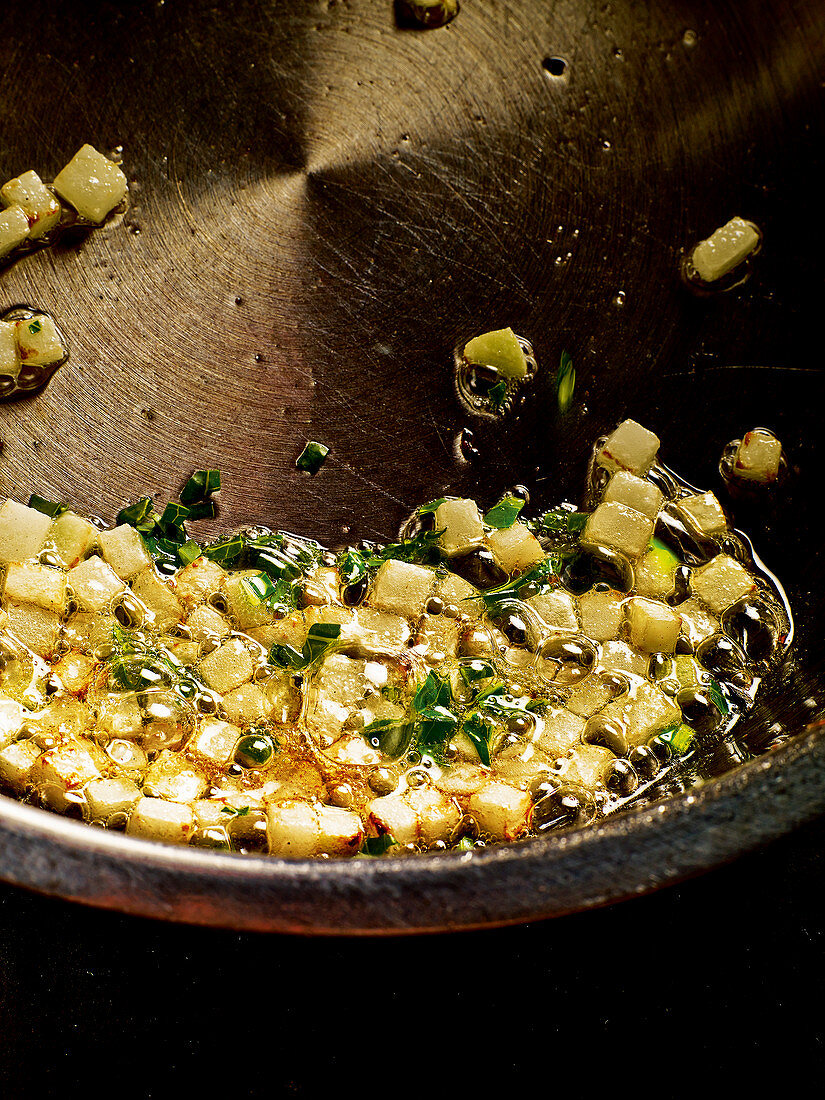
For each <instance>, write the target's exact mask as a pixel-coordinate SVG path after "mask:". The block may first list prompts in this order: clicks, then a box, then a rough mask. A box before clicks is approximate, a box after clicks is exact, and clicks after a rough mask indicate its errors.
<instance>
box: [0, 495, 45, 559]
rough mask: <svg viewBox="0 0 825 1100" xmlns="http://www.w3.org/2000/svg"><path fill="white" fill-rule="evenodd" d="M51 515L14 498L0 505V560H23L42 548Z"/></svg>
mask: <svg viewBox="0 0 825 1100" xmlns="http://www.w3.org/2000/svg"><path fill="white" fill-rule="evenodd" d="M51 525H52V520H51V516H47V515H44V514H43V512H38V511H37V509H36V508H27V507H26V505H25V504H18V503H17V501H16V500H7V501H6V502H5V503H4V504H3V505H2V507H0V562H10V561H14V562H23V561H26V559H27V558H32V557H34V556H35V554H38V553H40V551H41V550H42V549H43V543H44V542H45V541H46V535H47V534H48V531H49V528H50V527H51Z"/></svg>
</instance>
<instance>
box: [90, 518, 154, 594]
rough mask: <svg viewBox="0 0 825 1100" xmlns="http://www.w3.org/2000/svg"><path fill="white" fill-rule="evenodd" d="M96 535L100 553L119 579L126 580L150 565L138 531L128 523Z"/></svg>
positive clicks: (149, 559) (150, 562) (150, 560)
mask: <svg viewBox="0 0 825 1100" xmlns="http://www.w3.org/2000/svg"><path fill="white" fill-rule="evenodd" d="M98 537H99V540H100V552H101V554H102V555H103V557H104V558H105V560H106V561H107V562H108V563H109V565H111V567H112V569H114V571H115V572H116V573H117V575H118V576H119V577H120V578H121V580H124V581H128V580H130V579H131V578H132V577H134V576H135V574H136V573H140V572H142V571H143V570H144V569H148V568H149V567H150V566H151V565H152V559H151V558H150V557H149V554H148V553H147V550H146V546H145V545H144V542H143V539H142V538H141V537H140V533H139V532H138V531H137V530H135V528H134V527H132V526H131V525H130V524H128V523H122V524H120V526H119V527H113V528H111V530H108V531H101V532H100V534H99V536H98Z"/></svg>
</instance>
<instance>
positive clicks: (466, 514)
mask: <svg viewBox="0 0 825 1100" xmlns="http://www.w3.org/2000/svg"><path fill="white" fill-rule="evenodd" d="M434 524H435V530H436V531H441V532H442V534H441V537H440V539H439V542H440V545H441V549H442V550H443V551H444V553H445V554H446V555H447V557H454V556H456V555H458V554H467V553H469V552H470V551H471V550H476V549H477V548H478V547H479V546H481V545H482V544H483V542H484V526H483V524H482V522H481V514H480V513H479V510H478V505H477V504H476V502H475V501H474V500H445V501H442V503H441V504H439V506H438V507H437V508H436V510H435V516H434Z"/></svg>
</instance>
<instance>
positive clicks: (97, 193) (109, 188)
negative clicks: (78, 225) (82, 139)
mask: <svg viewBox="0 0 825 1100" xmlns="http://www.w3.org/2000/svg"><path fill="white" fill-rule="evenodd" d="M54 189H55V191H56V192H57V193H58V195H60V196H61V198H64V199H65V200H66V201H67V202H69V203H71V204H72V206H73V207H74V208H75V210H76V211H77V212H78V214H80V216H81V217H82V218H86V219H87V220H88V221H90V222H98V223H99V222H102V221H103V219H104V218H105V217H106V215H107V214H109V213H110V212H111V211H112V210H113V209H114V208H115V207H116V206H117V204H118V203H119V202H120V200H121V199H122V198H123V196H124V195H125V194H126V191H127V189H128V184H127V181H126V177H125V176H124V174H123V172H122V171H121V170H120V168H118V166H117V165H116V164H115V163H114V161H111V160H109V158H108V157H105V156H104V155H103V154H102V153H99V152H98V151H97V149H95V148H94V147H93V146H91V145H84V146H82V147H81V148H80V149H79V150H78V151H77V152H76V153H75V155H74V156H73V157H72V159H71V160H70V161H69V163H68V164H67V165H66V167H65V168H63V169H62V170H61V171H60V172H59V173H58V174H57V177H56V178H55V181H54Z"/></svg>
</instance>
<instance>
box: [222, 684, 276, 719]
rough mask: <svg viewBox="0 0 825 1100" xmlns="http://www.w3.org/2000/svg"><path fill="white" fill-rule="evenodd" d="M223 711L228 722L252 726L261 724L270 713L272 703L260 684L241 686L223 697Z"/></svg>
mask: <svg viewBox="0 0 825 1100" xmlns="http://www.w3.org/2000/svg"><path fill="white" fill-rule="evenodd" d="M223 709H224V710H225V711H226V716H227V718H228V719H229V721H230V722H238V723H241V724H243V725H246V726H249V725H253V724H254V723H255V722H263V721H265V720H266V719H267V718H269V716H270V714H271V713H272V703H271V702H270V701H269V695H268V694H267V691H266V688H265V687H263V686H262V685H261V684H255V683H250V684H241V686H240V687H239V688H235V690H234V691H228V692H227V693H226V695H224V697H223Z"/></svg>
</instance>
